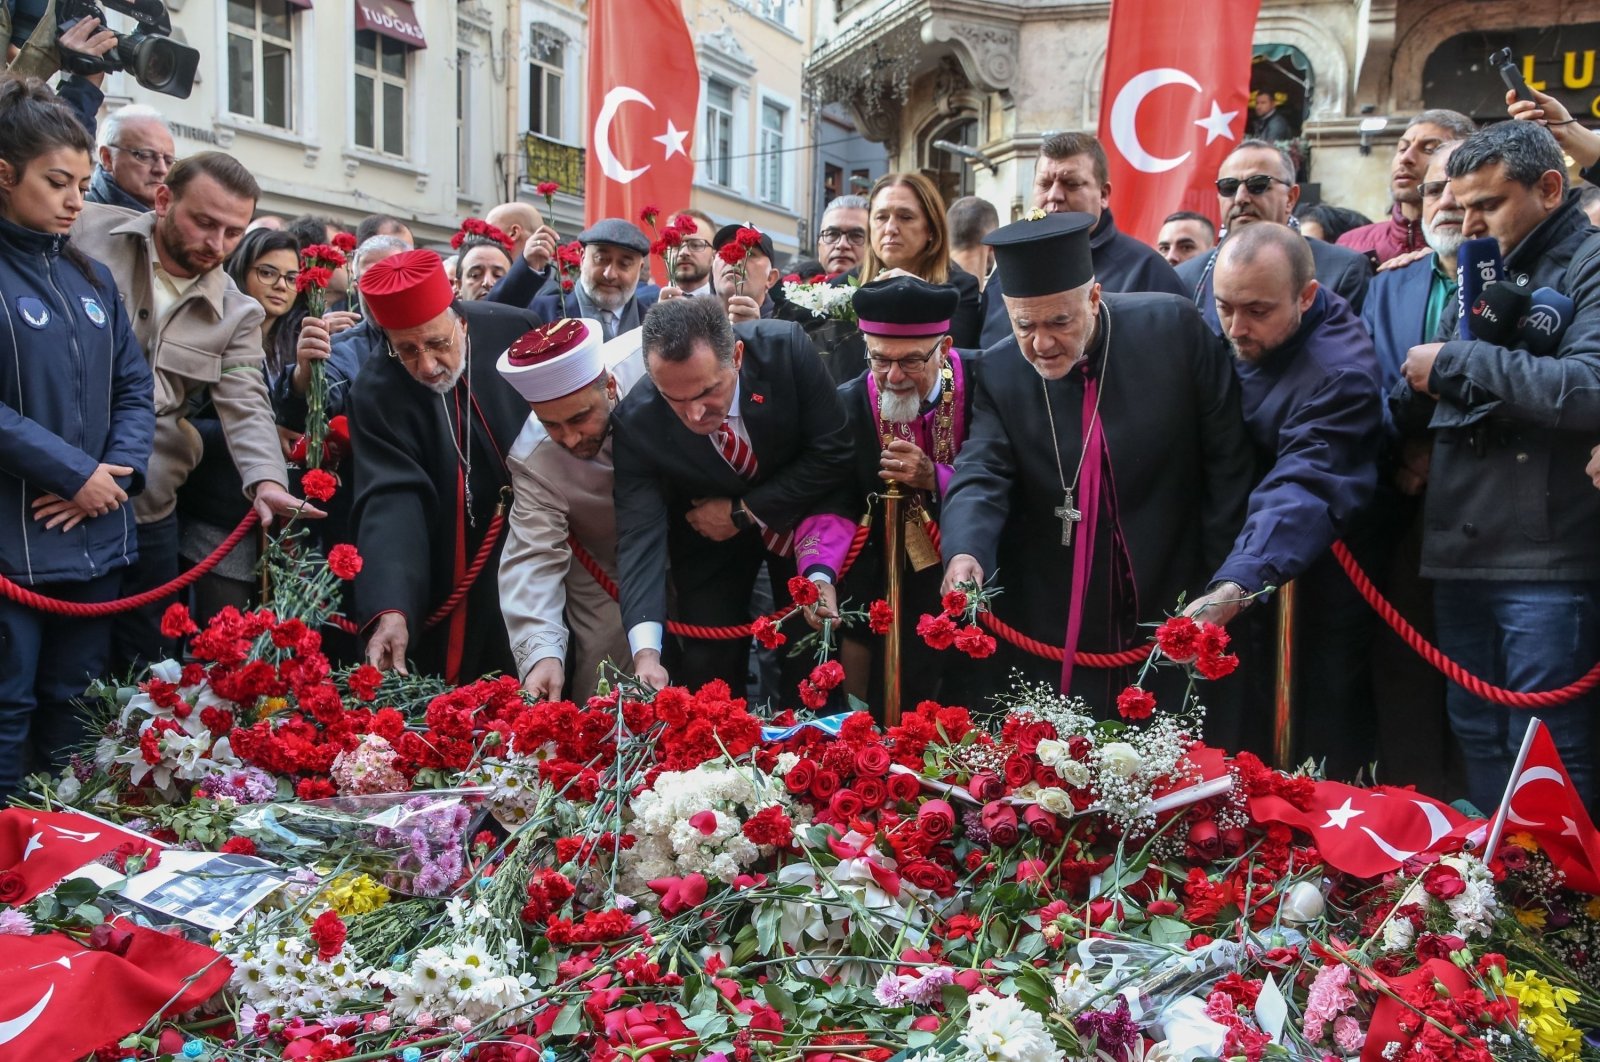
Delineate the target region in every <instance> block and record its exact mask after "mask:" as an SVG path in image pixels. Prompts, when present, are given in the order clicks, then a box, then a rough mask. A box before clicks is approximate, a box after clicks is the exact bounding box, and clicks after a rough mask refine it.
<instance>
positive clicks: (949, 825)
mask: <svg viewBox="0 0 1600 1062" xmlns="http://www.w3.org/2000/svg"><path fill="white" fill-rule="evenodd" d="M917 828H918V829H919V830H921V831H922V835H923V836H924V837H926V838H928V840H930V841H933V842H934V843H936V844H937V843H938V842H939V841H942V840H944V839H945V838H946V837H949V836H950V835H951V834H952V833H954V832H955V828H956V810H955V808H953V807H951V806H950V804H949V802H947V801H944V800H929V801H927V802H926V803H924V804H923V805H922V806H921V807H920V808H918V809H917Z"/></svg>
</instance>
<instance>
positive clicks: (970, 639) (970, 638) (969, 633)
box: [956, 624, 995, 660]
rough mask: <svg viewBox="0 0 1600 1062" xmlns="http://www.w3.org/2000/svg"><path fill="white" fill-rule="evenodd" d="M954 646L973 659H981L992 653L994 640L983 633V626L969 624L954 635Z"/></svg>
mask: <svg viewBox="0 0 1600 1062" xmlns="http://www.w3.org/2000/svg"><path fill="white" fill-rule="evenodd" d="M956 648H957V649H959V650H961V651H962V652H963V653H966V654H967V655H968V656H970V657H972V659H974V660H982V659H984V658H985V657H990V656H993V655H994V651H995V641H994V639H993V638H991V637H989V636H988V635H987V634H985V633H983V628H981V627H979V626H977V625H976V624H969V625H968V626H966V627H963V628H962V629H961V632H960V633H959V634H957V635H956Z"/></svg>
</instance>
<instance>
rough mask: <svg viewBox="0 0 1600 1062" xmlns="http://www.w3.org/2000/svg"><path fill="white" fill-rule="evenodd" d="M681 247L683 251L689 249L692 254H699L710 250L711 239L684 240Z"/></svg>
mask: <svg viewBox="0 0 1600 1062" xmlns="http://www.w3.org/2000/svg"><path fill="white" fill-rule="evenodd" d="M683 249H684V250H685V251H690V252H692V253H694V254H700V253H701V252H702V251H709V250H711V241H710V240H684V241H683Z"/></svg>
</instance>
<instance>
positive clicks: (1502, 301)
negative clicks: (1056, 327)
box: [1461, 280, 1528, 347]
mask: <svg viewBox="0 0 1600 1062" xmlns="http://www.w3.org/2000/svg"><path fill="white" fill-rule="evenodd" d="M1527 311H1528V293H1527V292H1526V291H1524V290H1522V289H1521V288H1519V287H1517V286H1516V285H1515V284H1511V283H1508V282H1507V281H1503V280H1497V281H1495V282H1494V283H1492V284H1489V285H1487V286H1485V287H1484V289H1483V291H1482V292H1481V293H1480V294H1479V295H1478V298H1477V300H1476V301H1475V302H1473V304H1472V309H1471V310H1469V311H1468V313H1467V318H1466V320H1465V321H1463V322H1462V327H1461V334H1462V335H1463V336H1465V335H1467V334H1468V333H1469V331H1470V334H1471V336H1472V338H1473V339H1481V340H1483V341H1484V342H1485V343H1493V344H1494V345H1495V346H1497V347H1513V346H1516V345H1517V344H1518V340H1519V339H1520V338H1521V337H1520V336H1519V335H1518V334H1517V327H1518V324H1519V323H1520V322H1521V320H1522V317H1523V314H1525V313H1527Z"/></svg>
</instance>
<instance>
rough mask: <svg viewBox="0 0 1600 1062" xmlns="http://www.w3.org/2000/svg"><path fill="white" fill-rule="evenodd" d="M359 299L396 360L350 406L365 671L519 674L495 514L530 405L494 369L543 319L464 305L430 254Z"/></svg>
mask: <svg viewBox="0 0 1600 1062" xmlns="http://www.w3.org/2000/svg"><path fill="white" fill-rule="evenodd" d="M360 287H361V295H362V297H363V299H364V300H365V303H366V307H367V312H368V314H369V315H370V316H371V317H372V319H373V320H374V321H375V322H377V324H378V326H379V327H380V328H382V329H383V333H384V342H385V344H386V347H387V353H388V356H387V357H375V358H373V359H372V360H371V361H370V362H369V363H368V364H367V366H366V368H365V369H364V370H363V371H362V372H361V374H360V375H359V376H357V377H356V381H355V384H354V386H353V388H352V391H351V396H350V414H349V415H350V446H351V451H352V466H351V467H352V473H353V478H354V481H355V508H354V514H353V520H354V523H355V529H356V546H357V549H358V550H359V551H360V553H361V556H362V559H363V562H364V563H363V567H362V569H361V573H360V575H358V576H357V578H356V585H355V608H354V612H355V618H356V620H357V622H359V623H360V624H361V629H362V631H363V633H366V634H368V635H369V638H368V641H367V653H366V655H367V661H368V662H369V663H371V664H374V665H376V666H377V667H380V668H384V669H386V670H387V669H390V668H393V669H394V670H397V671H399V672H400V673H401V674H405V673H407V664H406V661H407V658H408V657H409V658H411V659H413V660H415V662H416V664H417V666H418V668H419V669H420V670H422V671H424V672H427V673H434V674H442V675H444V677H445V679H446V680H447V681H449V682H452V683H453V682H457V681H470V680H472V679H476V678H478V677H480V676H482V675H484V674H486V673H488V672H491V671H509V670H510V669H511V667H512V659H511V650H510V647H509V645H508V644H507V640H506V629H505V624H504V623H503V622H502V620H501V616H500V601H499V594H498V591H497V588H496V583H495V572H496V571H497V570H498V569H499V565H500V559H499V552H500V541H499V539H500V538H501V537H502V536H501V535H500V534H499V533H498V532H499V521H497V520H496V512H495V510H496V507H497V506H498V505H499V504H500V501H501V492H502V491H503V490H504V489H506V488H507V487H508V486H509V484H510V476H509V474H508V472H507V470H506V460H505V455H506V454H507V453H508V452H509V451H510V449H511V445H512V443H514V442H515V441H516V438H517V434H518V433H519V432H520V431H521V430H522V425H523V422H524V421H526V420H527V419H528V404H527V403H526V402H525V401H523V399H522V396H521V395H519V394H518V393H517V391H516V389H515V388H513V387H512V386H511V385H510V384H508V383H506V382H505V380H504V379H503V378H501V376H500V374H499V373H498V372H496V371H495V359H496V358H498V357H499V356H500V354H501V353H502V352H503V351H505V350H506V348H508V347H509V346H511V344H512V343H513V342H515V341H516V340H517V338H518V337H519V336H521V335H522V334H523V333H525V332H527V331H528V330H529V329H531V328H534V327H536V326H538V324H539V323H540V322H539V319H538V318H537V317H535V316H534V315H533V314H532V313H530V312H529V311H527V310H519V309H513V308H511V307H508V306H497V305H494V304H493V303H486V302H474V303H458V302H455V301H454V296H453V293H452V292H451V290H450V283H449V281H448V280H447V279H446V278H445V273H444V265H443V263H442V262H441V261H440V260H439V256H438V255H437V254H434V253H433V252H432V251H406V252H403V253H401V254H397V255H394V256H393V257H390V258H387V259H385V260H384V261H382V262H379V263H378V264H377V265H375V266H373V267H372V268H370V269H368V270H367V271H366V272H365V273H363V274H362V276H361V281H360ZM491 533H494V534H495V541H494V542H493V543H492V544H490V545H486V544H485V540H486V539H487V538H488V536H489V535H490V534H491ZM483 549H488V550H489V554H488V558H487V560H486V562H485V563H484V564H483V566H482V569H481V571H480V572H479V574H478V577H477V578H476V579H475V580H473V581H471V583H470V589H469V590H468V591H467V593H466V597H465V599H464V600H463V601H461V603H460V604H459V605H458V606H457V607H456V608H455V609H454V610H453V611H451V612H450V614H449V615H448V616H445V617H443V618H442V619H441V620H440V621H439V622H438V623H437V624H435V625H431V626H430V625H429V622H428V621H429V619H430V617H432V616H433V615H434V613H435V612H436V611H437V610H438V609H439V608H440V607H441V606H442V605H443V604H445V603H446V601H448V600H449V598H450V597H451V596H452V595H454V594H455V593H456V591H457V588H459V587H461V586H464V585H469V584H468V580H467V572H468V569H469V568H470V567H471V566H472V564H473V562H474V560H475V559H476V558H477V557H478V556H479V553H480V551H481V550H483Z"/></svg>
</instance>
